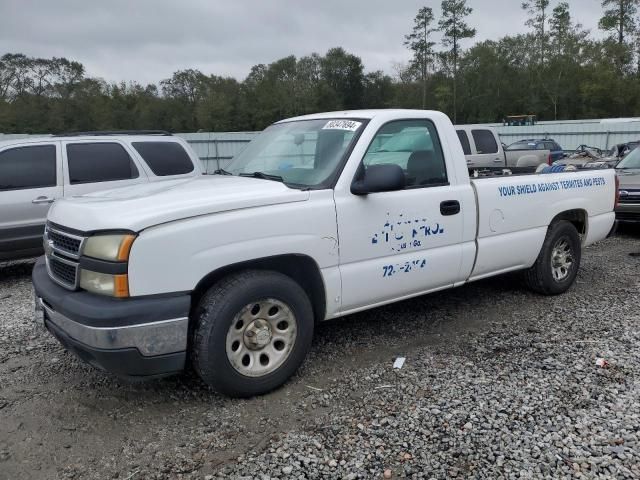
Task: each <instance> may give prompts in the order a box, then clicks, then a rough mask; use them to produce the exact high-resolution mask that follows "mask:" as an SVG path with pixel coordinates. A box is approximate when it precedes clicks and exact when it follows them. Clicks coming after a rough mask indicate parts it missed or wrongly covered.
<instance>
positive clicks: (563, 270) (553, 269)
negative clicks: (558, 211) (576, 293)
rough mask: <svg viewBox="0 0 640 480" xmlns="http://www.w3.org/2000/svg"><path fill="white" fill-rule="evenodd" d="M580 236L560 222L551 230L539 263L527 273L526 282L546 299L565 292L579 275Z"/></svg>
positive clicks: (571, 227)
mask: <svg viewBox="0 0 640 480" xmlns="http://www.w3.org/2000/svg"><path fill="white" fill-rule="evenodd" d="M581 247H582V246H581V242H580V235H579V234H578V231H577V230H576V227H574V226H573V224H572V223H571V222H567V221H566V220H560V221H558V222H555V223H553V224H552V225H551V226H549V230H548V231H547V236H546V237H545V239H544V243H543V244H542V249H541V250H540V254H539V255H538V258H537V259H536V263H534V264H533V266H532V267H531V268H529V269H528V270H526V271H525V274H524V278H525V282H526V283H527V285H528V286H529V288H531V289H532V290H533V291H535V292H538V293H541V294H543V295H558V294H560V293H564V292H566V291H567V290H568V289H569V287H571V285H573V282H574V281H575V279H576V275H578V269H579V268H580V258H581V255H582V251H581Z"/></svg>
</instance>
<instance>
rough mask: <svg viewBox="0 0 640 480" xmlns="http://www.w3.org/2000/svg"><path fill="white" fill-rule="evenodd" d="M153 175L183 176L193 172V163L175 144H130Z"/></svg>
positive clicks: (177, 144) (180, 147)
mask: <svg viewBox="0 0 640 480" xmlns="http://www.w3.org/2000/svg"><path fill="white" fill-rule="evenodd" d="M132 145H133V148H135V149H136V151H137V152H138V153H139V154H140V156H141V157H142V159H143V160H144V161H145V162H147V165H149V168H150V169H151V171H152V172H153V174H154V175H157V176H159V177H165V176H167V175H184V174H185V173H190V172H193V163H192V162H191V159H190V158H189V155H187V152H185V151H184V148H183V147H182V145H180V144H179V143H177V142H132Z"/></svg>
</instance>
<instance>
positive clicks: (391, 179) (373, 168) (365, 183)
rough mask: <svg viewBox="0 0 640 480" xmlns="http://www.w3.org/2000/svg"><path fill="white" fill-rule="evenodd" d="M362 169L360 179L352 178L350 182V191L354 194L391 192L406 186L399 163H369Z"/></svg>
mask: <svg viewBox="0 0 640 480" xmlns="http://www.w3.org/2000/svg"><path fill="white" fill-rule="evenodd" d="M363 170H364V171H363V173H362V174H361V175H360V179H359V180H354V182H353V183H352V184H351V193H353V194H354V195H367V194H369V193H376V192H392V191H395V190H403V189H404V188H405V186H406V183H407V182H406V178H405V176H404V172H403V171H402V168H401V167H400V166H399V165H395V164H392V163H384V164H381V165H369V166H368V167H367V168H366V169H363Z"/></svg>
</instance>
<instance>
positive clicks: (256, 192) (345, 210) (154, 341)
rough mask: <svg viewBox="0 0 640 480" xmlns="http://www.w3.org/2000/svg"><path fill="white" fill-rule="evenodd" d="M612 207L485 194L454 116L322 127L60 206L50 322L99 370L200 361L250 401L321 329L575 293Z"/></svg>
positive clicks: (502, 190) (602, 195)
mask: <svg viewBox="0 0 640 480" xmlns="http://www.w3.org/2000/svg"><path fill="white" fill-rule="evenodd" d="M417 132H419V135H418V134H417ZM408 133H410V134H408ZM398 138H404V139H405V140H403V141H398V140H397V139H398ZM615 201H616V188H615V180H614V172H613V170H597V171H580V172H566V173H549V174H532V175H513V176H500V175H496V176H491V177H486V178H482V177H480V178H474V179H473V180H470V178H469V175H468V171H467V165H466V161H465V157H464V154H463V152H462V147H461V145H460V141H459V140H458V136H457V134H456V130H455V129H454V127H453V125H452V124H451V122H450V121H449V119H448V118H447V117H446V116H445V115H444V114H442V113H439V112H432V111H422V110H420V111H412V110H372V111H350V112H334V113H323V114H316V115H309V116H305V117H299V118H293V119H289V120H284V121H281V122H278V123H276V124H274V125H272V126H271V127H269V128H267V129H266V130H265V131H264V132H263V133H262V134H261V135H260V136H258V137H257V138H256V139H255V140H254V141H253V142H252V143H251V144H250V145H249V146H248V147H247V148H246V149H245V150H244V151H243V152H242V153H241V154H240V155H239V156H237V157H236V158H235V160H234V161H233V162H232V164H231V166H230V167H229V168H228V171H218V175H216V176H207V177H200V178H195V179H188V180H176V181H168V182H162V183H155V184H147V185H137V186H134V187H130V188H124V189H118V190H113V191H111V192H101V193H95V194H89V195H86V196H82V197H78V198H71V199H65V200H60V201H58V202H56V203H55V204H54V205H53V207H52V209H51V211H50V212H49V216H48V223H47V230H46V236H45V250H46V255H45V257H43V258H42V259H40V260H39V261H38V262H37V264H36V265H35V267H34V271H33V284H34V288H35V292H36V300H37V301H36V304H37V307H36V308H37V313H38V318H39V319H40V320H41V321H43V322H44V324H45V325H46V327H47V328H48V329H49V331H50V332H51V333H52V334H53V335H55V336H56V337H57V338H58V339H59V340H60V341H61V342H62V343H63V344H64V345H65V346H66V347H67V348H68V349H69V350H71V351H73V352H75V353H76V354H77V355H78V356H80V357H81V358H82V359H84V360H86V361H87V362H89V363H91V364H93V365H95V366H98V367H100V368H103V369H105V370H108V371H111V372H114V373H116V374H118V375H122V376H134V377H142V376H158V375H166V374H171V373H176V372H180V371H182V370H183V369H184V368H185V367H187V363H188V362H189V363H190V364H192V365H193V367H194V368H195V370H196V371H197V373H198V374H199V375H200V376H201V378H202V379H203V380H204V381H205V382H206V383H208V384H209V385H211V386H213V387H214V388H215V389H217V390H218V391H220V392H223V393H225V394H227V395H232V396H251V395H256V394H261V393H264V392H267V391H269V390H271V389H274V388H276V387H278V386H279V385H281V384H282V383H284V382H285V381H286V380H287V379H288V378H289V377H290V376H291V375H292V374H293V373H294V372H295V371H296V369H297V368H298V367H299V366H300V364H301V363H302V362H303V360H304V358H305V356H306V354H307V352H308V351H309V348H310V346H311V339H312V336H313V331H314V326H315V325H316V323H317V322H320V321H322V320H325V319H331V318H336V317H341V316H343V315H346V314H350V313H353V312H358V311H361V310H366V309H369V308H375V307H378V306H380V305H384V304H387V303H390V302H396V301H398V300H404V299H408V298H411V297H415V296H417V295H423V294H426V293H429V292H434V291H436V290H442V289H445V288H451V287H457V286H460V285H463V284H465V283H467V282H471V281H474V280H479V279H482V278H485V277H489V276H492V275H499V274H502V273H505V272H510V271H514V270H522V271H523V272H524V278H525V280H526V283H527V284H528V285H529V286H530V287H531V288H532V289H533V290H535V291H537V292H540V293H542V294H546V295H553V294H559V293H562V292H564V291H566V290H567V289H568V288H569V287H570V286H571V285H572V284H573V282H574V279H575V277H576V274H577V272H578V268H579V266H580V257H581V251H582V247H584V246H586V245H589V244H591V243H593V242H596V241H598V240H602V239H604V238H605V237H606V236H607V235H608V234H609V233H610V231H611V230H612V227H613V225H614V220H615V215H614V213H613V210H614V204H615Z"/></svg>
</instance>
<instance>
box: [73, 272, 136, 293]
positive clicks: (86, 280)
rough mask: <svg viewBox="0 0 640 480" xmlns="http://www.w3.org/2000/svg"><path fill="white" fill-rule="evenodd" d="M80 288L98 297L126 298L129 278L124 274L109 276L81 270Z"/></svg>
mask: <svg viewBox="0 0 640 480" xmlns="http://www.w3.org/2000/svg"><path fill="white" fill-rule="evenodd" d="M80 288H82V289H84V290H86V291H88V292H93V293H97V294H100V295H108V296H110V297H117V298H126V297H128V296H129V278H128V276H127V274H126V273H125V274H120V275H111V274H108V273H99V272H93V271H91V270H85V269H81V270H80Z"/></svg>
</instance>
